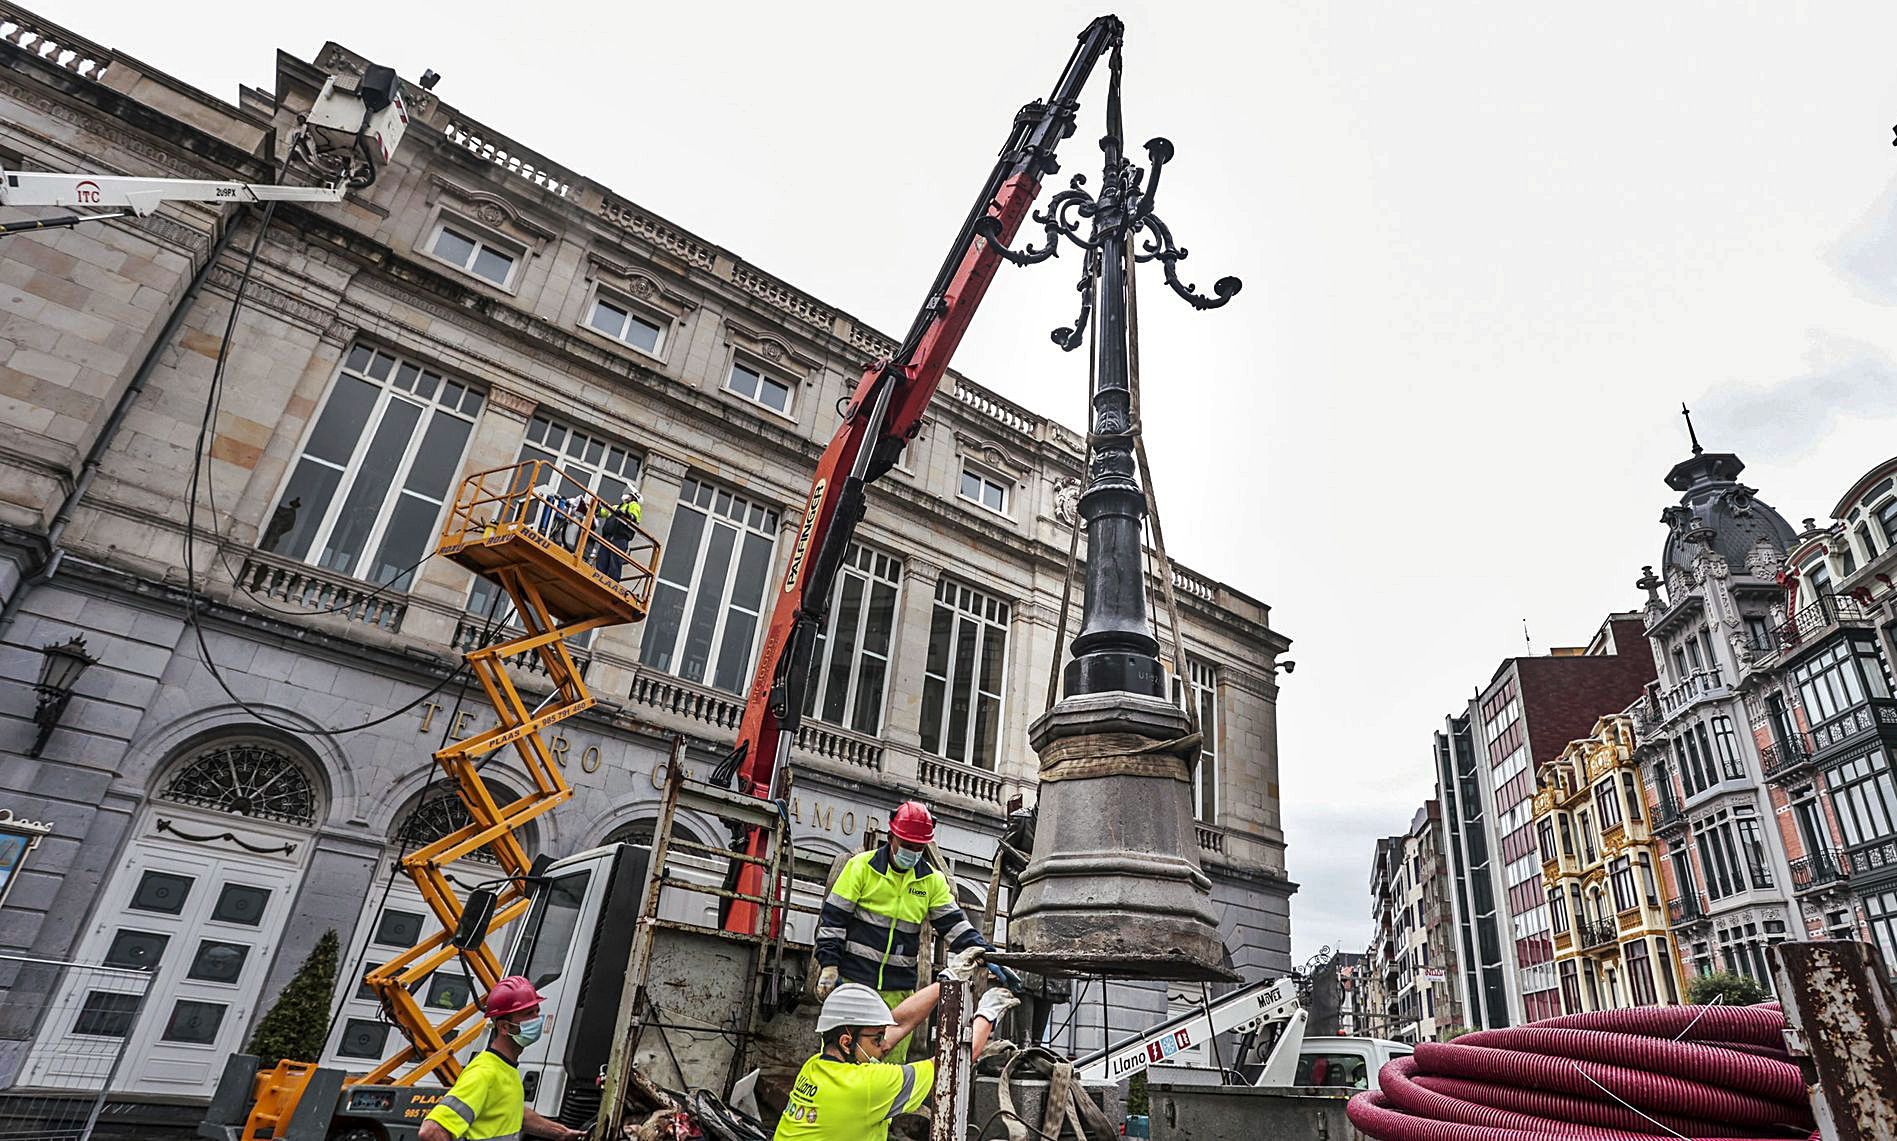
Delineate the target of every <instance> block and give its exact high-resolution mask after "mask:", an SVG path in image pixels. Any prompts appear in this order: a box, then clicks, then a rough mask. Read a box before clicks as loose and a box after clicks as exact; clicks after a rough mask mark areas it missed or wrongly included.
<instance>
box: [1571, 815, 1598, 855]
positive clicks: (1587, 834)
mask: <svg viewBox="0 0 1897 1141" xmlns="http://www.w3.org/2000/svg"><path fill="white" fill-rule="evenodd" d="M1574 826H1575V827H1576V828H1577V829H1579V830H1580V832H1581V862H1582V863H1583V864H1591V863H1593V862H1594V828H1593V826H1592V825H1591V824H1590V823H1589V822H1588V818H1587V813H1585V812H1577V813H1575V814H1574Z"/></svg>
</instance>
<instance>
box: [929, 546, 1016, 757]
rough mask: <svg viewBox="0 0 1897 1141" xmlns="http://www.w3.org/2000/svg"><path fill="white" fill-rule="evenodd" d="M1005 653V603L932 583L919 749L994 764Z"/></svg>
mask: <svg viewBox="0 0 1897 1141" xmlns="http://www.w3.org/2000/svg"><path fill="white" fill-rule="evenodd" d="M1007 654H1008V604H1007V603H1005V602H1002V601H1000V600H999V599H995V598H990V597H989V596H987V595H985V594H982V593H981V592H980V591H977V590H974V589H971V588H969V587H966V586H963V585H962V584H960V583H958V582H956V581H954V580H953V579H949V578H944V579H942V580H941V581H940V582H938V583H937V584H936V587H935V611H934V613H933V614H932V615H931V616H930V620H929V660H928V663H927V665H925V666H924V668H923V677H922V747H923V748H924V749H927V750H928V751H929V752H931V753H935V754H937V755H938V756H943V757H947V758H949V759H950V760H953V761H964V762H967V763H968V764H972V765H978V766H980V767H981V768H984V769H992V768H994V767H995V756H996V747H997V742H998V740H999V738H1000V734H1001V685H1002V678H1003V676H1004V675H1003V669H1004V668H1005V667H1004V663H1005V661H1006V658H1007Z"/></svg>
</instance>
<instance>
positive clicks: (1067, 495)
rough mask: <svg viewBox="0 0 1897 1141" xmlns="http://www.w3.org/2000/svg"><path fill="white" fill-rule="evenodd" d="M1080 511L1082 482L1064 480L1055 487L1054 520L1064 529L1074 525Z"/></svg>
mask: <svg viewBox="0 0 1897 1141" xmlns="http://www.w3.org/2000/svg"><path fill="white" fill-rule="evenodd" d="M1079 510H1080V481H1079V480H1077V479H1063V480H1061V481H1059V482H1058V483H1056V484H1055V485H1054V519H1055V521H1056V522H1058V523H1060V524H1061V525H1062V526H1063V527H1071V526H1073V525H1074V519H1075V517H1076V514H1075V513H1076V512H1078V511H1079Z"/></svg>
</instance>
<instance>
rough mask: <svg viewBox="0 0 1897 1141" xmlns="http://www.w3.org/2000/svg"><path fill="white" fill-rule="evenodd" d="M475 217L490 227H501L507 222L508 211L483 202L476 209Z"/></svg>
mask: <svg viewBox="0 0 1897 1141" xmlns="http://www.w3.org/2000/svg"><path fill="white" fill-rule="evenodd" d="M474 212H475V215H476V216H477V217H479V218H480V219H481V221H482V222H483V223H485V224H487V225H489V226H499V225H500V224H501V223H503V222H505V221H507V211H505V210H503V209H501V208H500V207H499V206H496V205H495V204H494V203H492V202H483V203H481V205H480V206H479V207H477V208H476V209H475V211H474Z"/></svg>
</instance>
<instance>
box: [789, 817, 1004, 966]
mask: <svg viewBox="0 0 1897 1141" xmlns="http://www.w3.org/2000/svg"><path fill="white" fill-rule="evenodd" d="M925 922H926V923H928V924H929V926H931V927H933V928H935V930H936V933H937V934H939V935H941V936H942V937H943V938H944V939H946V940H948V945H949V950H951V951H960V950H963V949H964V948H968V947H988V946H989V943H988V940H986V939H983V938H982V937H981V933H980V932H979V931H977V930H975V925H974V924H972V923H970V922H969V921H968V916H967V915H965V914H963V913H962V909H961V907H960V906H959V905H957V904H956V902H955V897H954V896H953V895H952V894H951V892H950V889H949V883H948V879H947V877H945V876H943V875H942V873H941V872H938V871H936V870H935V868H933V867H931V866H930V864H929V859H928V857H927V856H924V857H923V858H922V862H921V863H919V864H917V865H916V866H915V867H914V869H912V870H910V871H906V872H905V871H903V870H902V869H900V868H897V867H895V866H893V865H892V864H891V863H890V861H889V848H888V846H887V845H885V846H883V847H880V848H877V849H876V850H875V851H873V852H858V853H857V854H856V855H854V856H852V857H850V861H849V863H847V864H844V865H843V871H842V872H840V873H839V874H838V875H837V882H836V886H835V887H832V888H831V889H830V895H829V897H828V898H827V899H825V900H824V901H823V914H822V915H821V916H820V917H819V918H818V920H817V962H819V963H821V964H822V965H824V966H826V967H836V968H837V973H838V974H840V975H842V976H843V979H844V981H845V982H853V983H863V984H864V985H866V986H871V987H874V988H876V989H877V990H903V991H909V990H914V989H915V985H916V955H917V952H918V950H919V949H920V947H921V944H922V924H923V923H925ZM991 949H992V948H991Z"/></svg>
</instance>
